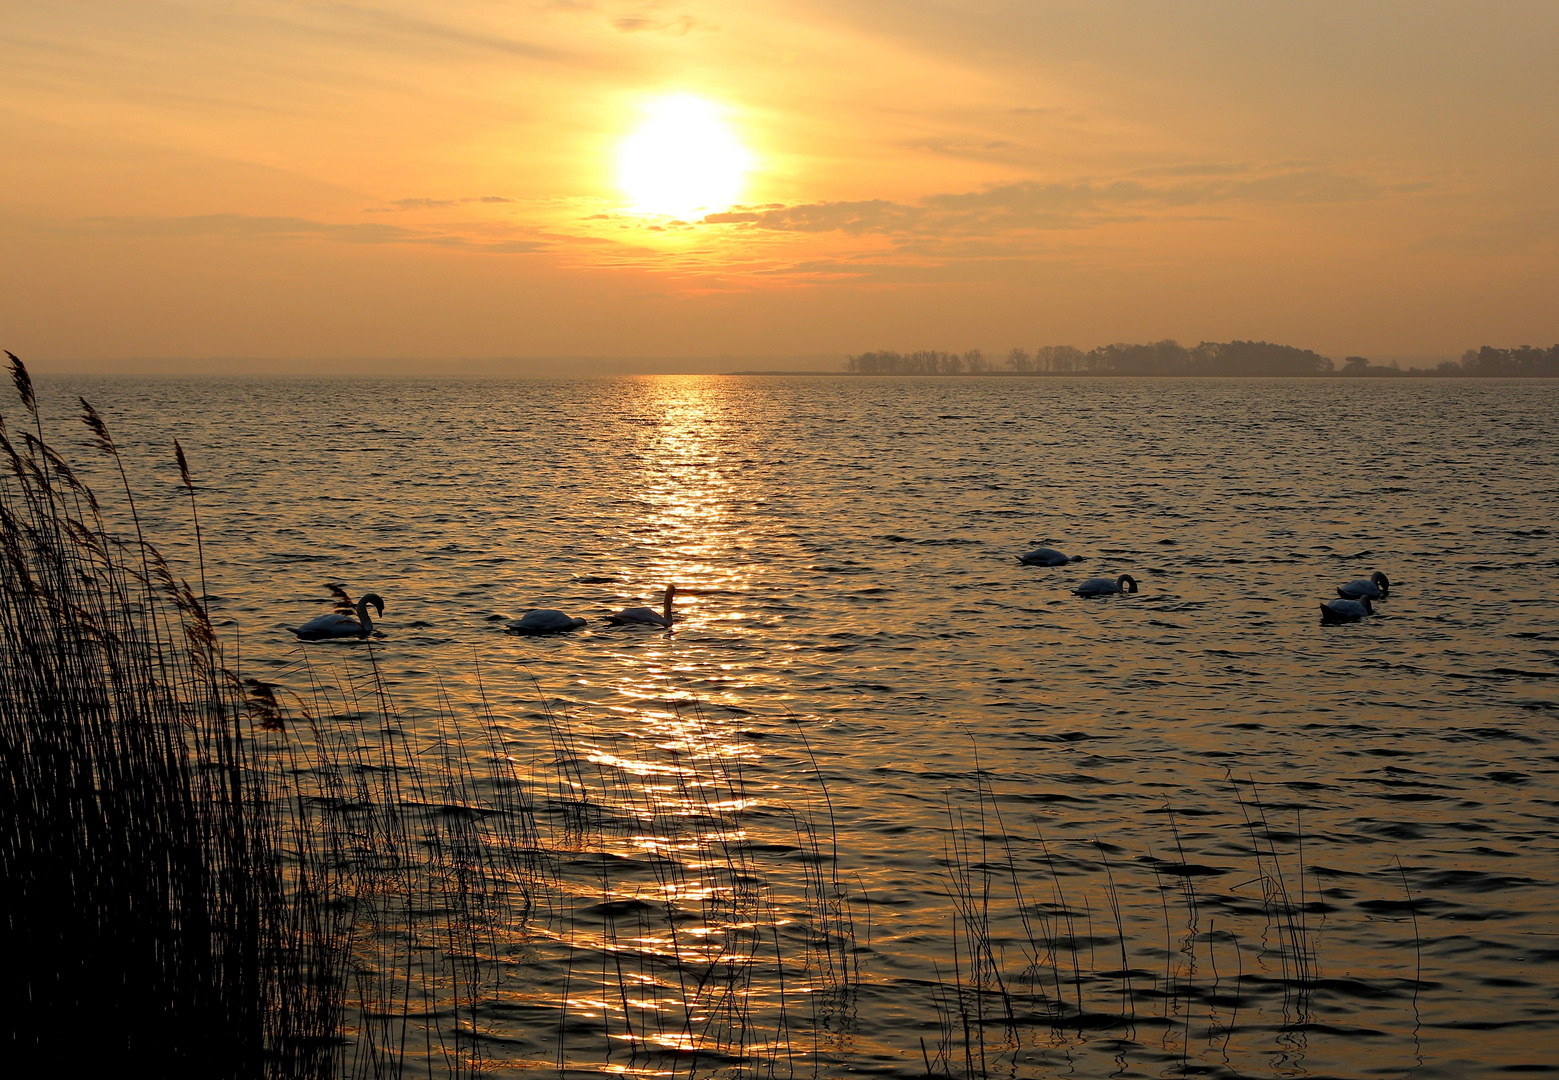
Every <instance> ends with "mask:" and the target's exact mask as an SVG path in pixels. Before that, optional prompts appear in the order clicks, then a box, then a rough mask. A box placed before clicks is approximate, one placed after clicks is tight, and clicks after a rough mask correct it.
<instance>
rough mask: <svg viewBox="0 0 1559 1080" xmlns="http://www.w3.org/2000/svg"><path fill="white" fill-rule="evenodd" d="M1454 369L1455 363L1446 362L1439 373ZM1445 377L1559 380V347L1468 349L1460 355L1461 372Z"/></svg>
mask: <svg viewBox="0 0 1559 1080" xmlns="http://www.w3.org/2000/svg"><path fill="white" fill-rule="evenodd" d="M1456 367H1457V365H1456V364H1453V363H1452V362H1450V361H1447V362H1446V363H1444V364H1441V365H1440V367H1439V369H1438V370H1440V371H1445V370H1446V369H1447V368H1456ZM1447 374H1452V375H1483V376H1493V377H1495V378H1505V379H1509V378H1528V379H1554V378H1559V345H1550V346H1549V347H1548V348H1546V349H1534V348H1533V347H1532V346H1530V345H1522V346H1520V347H1518V348H1515V349H1496V348H1494V346H1492V345H1485V346H1483V348H1481V349H1468V350H1467V351H1466V352H1464V353H1462V362H1461V365H1460V369H1459V370H1454V371H1450V372H1447Z"/></svg>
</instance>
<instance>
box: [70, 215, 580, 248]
mask: <svg viewBox="0 0 1559 1080" xmlns="http://www.w3.org/2000/svg"><path fill="white" fill-rule="evenodd" d="M82 225H83V226H85V228H86V229H87V230H88V231H91V232H96V233H99V234H101V235H110V236H136V237H192V236H220V237H228V238H235V239H239V238H246V237H247V238H252V239H265V238H270V239H302V238H320V239H326V240H334V241H338V242H341V243H347V244H417V245H425V246H433V247H446V248H459V249H463V250H467V251H477V252H485V253H490V254H500V255H512V254H528V253H531V252H538V251H546V250H549V249H551V247H552V244H551V243H549V242H548V241H546V240H544V239H540V238H534V239H531V238H527V239H492V240H483V239H472V238H470V237H466V236H459V235H456V234H453V233H448V232H437V231H434V230H429V229H416V228H408V227H406V226H402V225H389V224H384V223H382V222H365V223H353V222H326V221H313V220H311V219H308V218H301V217H282V216H269V215H254V214H196V215H192V216H188V217H96V218H87V219H85V220H84V221H83V222H82Z"/></svg>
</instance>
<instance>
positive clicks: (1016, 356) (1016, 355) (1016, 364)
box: [1007, 349, 1034, 373]
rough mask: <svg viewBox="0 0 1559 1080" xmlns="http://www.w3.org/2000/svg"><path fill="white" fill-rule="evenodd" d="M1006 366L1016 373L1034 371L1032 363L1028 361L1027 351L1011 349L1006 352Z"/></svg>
mask: <svg viewBox="0 0 1559 1080" xmlns="http://www.w3.org/2000/svg"><path fill="white" fill-rule="evenodd" d="M1007 366H1008V367H1009V368H1011V369H1012V370H1013V371H1016V372H1020V373H1021V372H1028V371H1033V370H1034V362H1033V361H1032V360H1030V359H1029V354H1028V350H1027V349H1011V350H1008V352H1007Z"/></svg>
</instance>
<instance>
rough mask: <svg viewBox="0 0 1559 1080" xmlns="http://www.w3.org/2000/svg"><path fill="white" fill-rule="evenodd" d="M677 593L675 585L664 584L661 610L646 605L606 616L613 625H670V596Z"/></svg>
mask: <svg viewBox="0 0 1559 1080" xmlns="http://www.w3.org/2000/svg"><path fill="white" fill-rule="evenodd" d="M676 595H677V587H676V586H675V585H667V586H666V603H665V607H664V608H663V609H662V610H661V611H656V610H655V609H654V608H647V607H631V608H624V609H623V610H621V611H618V612H614V613H613V614H611V615H608V616H607V617H606V621H607V622H609V623H611V624H612V625H613V626H670V625H671V598H672V597H674V596H676Z"/></svg>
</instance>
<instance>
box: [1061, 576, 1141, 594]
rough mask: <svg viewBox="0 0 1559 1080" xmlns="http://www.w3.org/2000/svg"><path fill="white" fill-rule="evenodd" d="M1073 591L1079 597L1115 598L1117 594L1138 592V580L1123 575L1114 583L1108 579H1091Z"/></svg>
mask: <svg viewBox="0 0 1559 1080" xmlns="http://www.w3.org/2000/svg"><path fill="white" fill-rule="evenodd" d="M1073 591H1075V592H1076V593H1077V595H1078V596H1114V595H1115V594H1117V593H1123V592H1136V591H1137V579H1136V578H1134V577H1132V576H1131V575H1130V574H1122V575H1121V576H1120V577H1118V578H1116V579H1115V580H1114V581H1111V580H1110V579H1109V578H1107V577H1091V578H1089V579H1088V580H1087V581H1085V582H1083V583H1082V584H1081V585H1079V586H1078V587H1077V588H1076V589H1075V590H1073Z"/></svg>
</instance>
